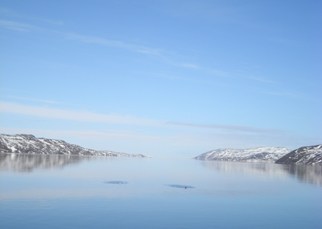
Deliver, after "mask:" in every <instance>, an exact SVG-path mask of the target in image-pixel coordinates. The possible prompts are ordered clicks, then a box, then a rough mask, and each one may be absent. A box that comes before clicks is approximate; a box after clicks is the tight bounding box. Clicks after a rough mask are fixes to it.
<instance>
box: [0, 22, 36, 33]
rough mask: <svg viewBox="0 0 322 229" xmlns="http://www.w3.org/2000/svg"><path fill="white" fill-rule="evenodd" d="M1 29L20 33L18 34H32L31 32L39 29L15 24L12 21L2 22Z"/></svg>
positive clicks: (19, 23)
mask: <svg viewBox="0 0 322 229" xmlns="http://www.w3.org/2000/svg"><path fill="white" fill-rule="evenodd" d="M0 28H3V29H8V30H13V31H18V32H30V31H31V30H34V29H37V28H38V27H37V26H34V25H30V24H26V23H21V22H15V21H10V20H0Z"/></svg>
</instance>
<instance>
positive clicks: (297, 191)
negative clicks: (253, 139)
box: [0, 155, 322, 228]
mask: <svg viewBox="0 0 322 229" xmlns="http://www.w3.org/2000/svg"><path fill="white" fill-rule="evenodd" d="M0 228H322V169H321V167H288V166H281V165H274V164H263V163H255V164H254V163H227V162H202V161H196V160H192V159H180V160H179V159H173V160H170V159H169V160H165V159H153V158H149V159H127V158H124V159H121V158H118V159H106V158H96V159H88V158H80V157H66V156H23V157H22V156H19V157H17V156H16V157H12V156H10V155H2V156H0Z"/></svg>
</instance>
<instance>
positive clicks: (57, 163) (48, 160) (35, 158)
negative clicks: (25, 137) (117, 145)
mask: <svg viewBox="0 0 322 229" xmlns="http://www.w3.org/2000/svg"><path fill="white" fill-rule="evenodd" d="M85 159H89V158H88V157H80V156H70V155H60V154H55V155H28V154H0V170H4V171H6V170H7V171H17V172H32V171H33V170H34V169H50V168H55V167H57V168H62V167H64V166H66V165H70V164H75V163H79V162H81V161H82V160H85Z"/></svg>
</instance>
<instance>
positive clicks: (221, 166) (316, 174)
mask: <svg viewBox="0 0 322 229" xmlns="http://www.w3.org/2000/svg"><path fill="white" fill-rule="evenodd" d="M202 164H203V165H204V166H206V167H208V168H211V169H214V170H216V171H219V172H232V173H238V174H243V173H244V174H253V175H260V176H265V177H267V176H271V177H272V176H276V177H280V176H287V175H292V176H294V177H296V178H297V179H298V180H300V181H302V182H306V183H310V184H315V185H320V186H322V166H319V165H316V166H305V165H277V164H272V163H236V162H219V161H203V162H202Z"/></svg>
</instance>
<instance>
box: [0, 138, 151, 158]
mask: <svg viewBox="0 0 322 229" xmlns="http://www.w3.org/2000/svg"><path fill="white" fill-rule="evenodd" d="M0 153H15V154H64V155H79V156H111V157H119V156H123V157H145V156H144V155H142V154H127V153H119V152H113V151H97V150H93V149H86V148H83V147H81V146H78V145H74V144H70V143H67V142H65V141H63V140H54V139H47V138H36V137H35V136H33V135H28V134H17V135H7V134H0Z"/></svg>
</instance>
